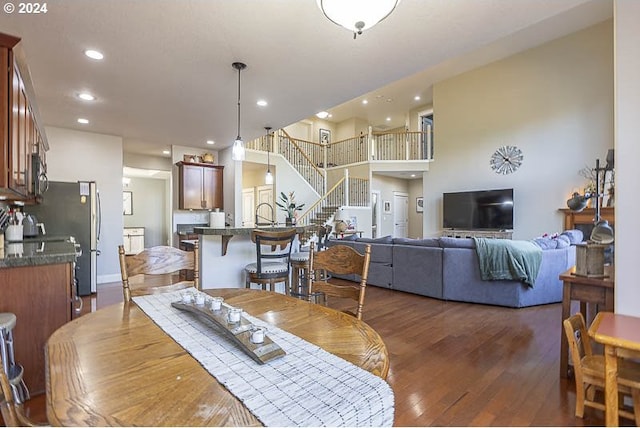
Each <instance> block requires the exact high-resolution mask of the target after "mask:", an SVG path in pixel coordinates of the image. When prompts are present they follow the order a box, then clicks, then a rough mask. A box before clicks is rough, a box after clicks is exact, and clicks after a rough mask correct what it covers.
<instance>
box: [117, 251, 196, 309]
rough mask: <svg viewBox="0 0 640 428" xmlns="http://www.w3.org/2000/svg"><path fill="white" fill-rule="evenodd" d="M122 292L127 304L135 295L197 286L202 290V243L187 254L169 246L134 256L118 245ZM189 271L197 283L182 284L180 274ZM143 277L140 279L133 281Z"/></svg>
mask: <svg viewBox="0 0 640 428" xmlns="http://www.w3.org/2000/svg"><path fill="white" fill-rule="evenodd" d="M118 254H119V256H120V273H121V275H122V292H123V293H124V301H125V302H129V301H131V297H132V296H143V295H146V294H156V293H166V292H169V291H176V290H181V289H184V288H189V287H195V288H197V289H198V290H200V289H201V285H200V269H199V264H198V263H199V261H198V260H199V259H198V257H199V250H198V242H197V241H196V242H195V245H194V248H193V251H183V250H180V249H178V248H174V247H168V246H158V247H152V248H148V249H146V250H144V251H142V252H141V253H138V254H136V255H134V256H126V255H125V251H124V246H122V245H119V246H118ZM182 270H187V271H188V272H190V273H192V274H193V281H181V278H180V275H179V272H180V271H182ZM138 275H142V276H141V277H139V279H140V281H138V280H133V281H132V280H130V278H132V277H134V276H138Z"/></svg>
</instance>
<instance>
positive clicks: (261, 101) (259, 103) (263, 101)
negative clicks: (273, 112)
mask: <svg viewBox="0 0 640 428" xmlns="http://www.w3.org/2000/svg"><path fill="white" fill-rule="evenodd" d="M256 104H258V105H259V106H260V107H266V106H267V104H268V103H267V102H266V101H265V100H258V102H256Z"/></svg>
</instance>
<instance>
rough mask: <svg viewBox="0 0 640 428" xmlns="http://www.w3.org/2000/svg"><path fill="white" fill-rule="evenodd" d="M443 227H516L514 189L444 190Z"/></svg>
mask: <svg viewBox="0 0 640 428" xmlns="http://www.w3.org/2000/svg"><path fill="white" fill-rule="evenodd" d="M442 196H443V198H442V199H443V225H442V226H443V228H444V229H472V230H476V229H490V230H510V229H513V189H499V190H478V191H473V192H455V193H444V194H443V195H442Z"/></svg>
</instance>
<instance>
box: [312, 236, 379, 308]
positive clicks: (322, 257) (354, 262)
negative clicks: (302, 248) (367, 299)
mask: <svg viewBox="0 0 640 428" xmlns="http://www.w3.org/2000/svg"><path fill="white" fill-rule="evenodd" d="M370 259H371V245H369V244H367V245H365V247H364V254H360V253H359V252H357V251H356V250H354V249H353V248H351V247H348V246H346V245H334V246H332V247H330V248H327V249H326V250H325V251H316V248H315V244H314V243H313V242H312V243H311V248H310V251H309V275H308V282H307V284H308V285H307V287H308V292H309V301H311V298H312V296H314V295H315V294H316V293H323V294H324V295H325V304H326V303H327V301H326V297H339V298H345V299H352V300H355V301H356V302H357V306H356V310H355V311H353V312H350V311H344V312H347V313H349V314H351V315H353V316H355V317H356V318H358V319H359V320H361V319H362V309H363V307H364V294H365V290H366V287H367V275H368V274H369V261H370ZM331 274H339V275H348V274H356V275H359V276H360V283H358V284H357V285H350V284H345V285H338V284H332V283H331V282H330V276H331Z"/></svg>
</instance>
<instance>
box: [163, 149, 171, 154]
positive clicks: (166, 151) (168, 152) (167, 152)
mask: <svg viewBox="0 0 640 428" xmlns="http://www.w3.org/2000/svg"><path fill="white" fill-rule="evenodd" d="M162 154H163V155H170V154H171V151H169V150H163V151H162Z"/></svg>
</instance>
